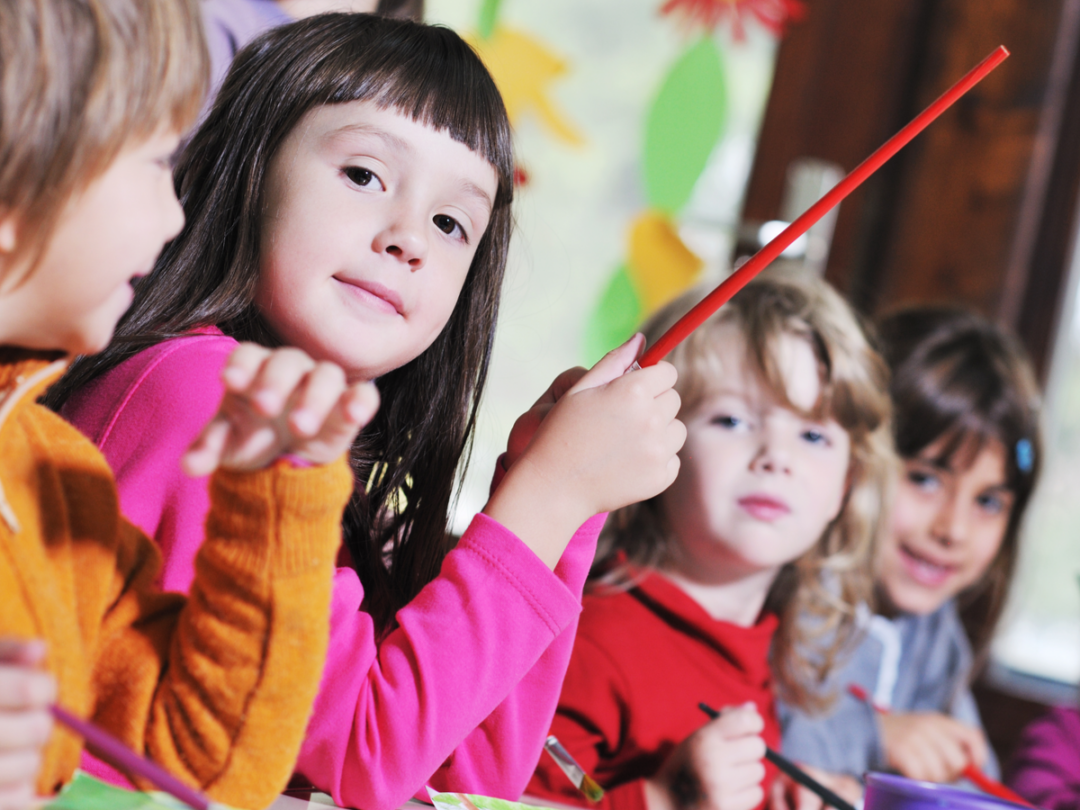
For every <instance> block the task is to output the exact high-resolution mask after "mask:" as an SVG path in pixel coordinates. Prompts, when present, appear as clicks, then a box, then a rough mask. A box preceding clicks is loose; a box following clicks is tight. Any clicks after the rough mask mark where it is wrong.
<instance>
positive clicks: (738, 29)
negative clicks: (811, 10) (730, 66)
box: [660, 0, 806, 40]
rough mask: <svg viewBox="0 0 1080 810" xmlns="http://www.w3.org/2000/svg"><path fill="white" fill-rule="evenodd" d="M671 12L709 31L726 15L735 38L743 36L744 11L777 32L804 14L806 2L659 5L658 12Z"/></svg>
mask: <svg viewBox="0 0 1080 810" xmlns="http://www.w3.org/2000/svg"><path fill="white" fill-rule="evenodd" d="M674 12H679V13H680V14H681V15H682V16H683V17H684V18H685V19H686V21H687V22H688V23H689V24H690V25H692V26H694V25H700V26H703V27H705V28H706V29H707V30H709V31H713V30H715V28H716V26H718V25H719V24H720V23H721V22H723V21H724V20H727V19H730V20H731V28H732V32H733V33H734V35H735V38H736V39H739V40H741V39H743V38H744V37H745V36H746V30H745V18H746V16H747V15H749V16H752V17H753V18H754V19H756V20H757V21H758V22H759V23H761V24H762V25H763V26H765V27H766V28H767V29H769V30H770V31H771V32H772V33H773V34H775V35H776V36H781V35H782V34H783V33H784V27H785V26H786V25H787V24H788V22H794V21H798V20H801V19H802V18H803V17H805V16H806V4H805V3H803V2H802V0H667V2H666V3H664V5H663V6H661V7H660V13H661V14H672V13H674Z"/></svg>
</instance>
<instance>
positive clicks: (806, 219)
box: [638, 45, 1009, 367]
mask: <svg viewBox="0 0 1080 810" xmlns="http://www.w3.org/2000/svg"><path fill="white" fill-rule="evenodd" d="M1008 55H1009V52H1008V51H1007V50H1006V49H1005V46H1004V45H999V46H998V47H997V49H996V50H995V51H994V52H993V53H991V54H990V55H989V56H987V57H986V58H985V59H983V60H982V61H981V62H980V63H979V64H977V65H976V66H975V67H974V68H972V69H971V70H970V71H968V73H967V75H965V76H964V77H963V78H962V79H960V81H958V82H957V83H956V84H954V85H953V86H952V87H950V88H949V89H948V90H946V91H945V92H944V93H943V94H942V95H941V97H940V98H938V99H937V101H935V102H934V103H933V104H931V105H930V106H929V107H927V108H926V109H925V110H923V111H922V112H921V113H919V114H918V115H917V116H916V117H915V118H914V120H912V121H911V123H909V124H908V125H907V126H906V127H904V128H903V129H902V130H900V131H899V132H897V133H896V134H895V135H893V136H892V137H891V138H889V140H887V141H886V142H885V143H884V144H882V145H881V146H880V147H878V150H877V151H876V152H874V153H873V154H872V155H870V157H868V158H867V159H866V160H864V161H863V162H862V163H860V164H859V165H858V166H856V167H855V169H854V170H853V171H852V172H851V174H849V175H848V176H847V177H845V178H844V179H843V180H841V181H840V182H839V183H837V184H836V185H835V186H834V187H833V188H832V189H831V190H829V191H828V192H827V193H826V194H825V196H824V197H822V198H821V199H820V200H818V201H817V202H816V203H814V204H813V205H812V206H810V208H808V209H807V211H806V213H804V214H803V215H802V216H800V217H799V218H798V219H796V220H795V221H794V222H792V223H791V224H790V225H788V226H787V228H785V229H784V230H783V231H781V232H780V235H779V236H777V237H776V238H775V239H773V240H772V241H771V242H769V244H767V245H765V247H763V248H762V249H761V250H759V251H758V252H757V253H755V254H754V255H753V256H752V257H751V258H750V260H749V261H747V262H746V264H744V265H743V266H742V267H740V268H739V269H738V270H736V271H735V272H734V273H732V274H731V275H730V276H728V277H727V278H726V279H724V281H723V282H721V284H720V286H718V287H717V288H716V289H715V290H713V291H712V292H711V293H709V294H708V295H707V296H705V298H704V299H703V300H702V301H701V302H700V303H698V304H697V306H695V307H694V308H693V309H692V310H690V311H689V312H687V313H686V314H685V315H684V316H683V317H682V318H680V319H679V321H678V322H677V323H676V324H675V325H674V326H672V327H671V328H670V329H668V330H667V332H665V333H664V334H663V335H661V336H660V339H659V340H657V341H656V343H654V344H653V345H652V346H650V347H649V349H648V351H646V352H645V354H643V355H642V357H641V360H639V361H638V363H639V365H641V366H642V367H644V366H651V365H654V364H655V363H657V362H658V361H660V360H662V359H663V358H664V356H665V355H666V354H667V353H668V352H670V351H671V350H672V349H674V348H675V347H676V346H678V345H679V344H680V343H682V341H683V340H685V339H686V337H687V335H689V334H690V333H691V332H693V331H694V330H695V329H697V328H698V327H699V326H701V324H703V323H704V322H705V321H706V319H708V317H709V316H710V315H712V314H713V313H714V312H716V310H718V309H720V307H721V306H723V305H724V304H725V303H727V302H728V301H729V300H731V297H732V296H733V295H735V293H737V292H738V291H739V290H741V289H742V288H743V287H745V286H746V284H747V283H748V282H749V281H750V279H752V278H753V277H754V276H756V275H757V274H758V273H760V272H761V271H762V270H764V269H765V268H766V267H767V266H768V265H769V264H770V263H772V261H773V260H774V259H776V258H777V257H778V256H779V255H780V254H781V253H783V252H784V250H786V249H787V248H788V247H789V246H790V245H791V243H792V242H794V241H795V240H796V239H798V238H799V237H800V236H802V235H803V234H804V233H806V232H807V231H808V230H810V228H811V227H812V226H813V225H814V223H815V222H817V221H818V220H819V219H821V218H822V217H823V216H825V214H826V213H827V212H828V211H829V209H830V208H832V207H833V206H834V205H837V204H838V203H839V202H840V201H841V200H842V199H844V198H845V197H846V196H848V195H849V194H850V193H851V192H852V191H854V190H855V189H856V188H858V187H859V186H860V185H861V184H862V183H863V181H864V180H866V178H868V177H869V176H870V175H872V174H873V173H874V172H876V171H877V170H878V169H880V168H881V166H882V164H884V163H885V162H886V161H887V160H888V159H889V158H891V157H892V156H893V155H895V154H896V153H897V152H899V151H900V150H901V149H902V148H903V147H904V146H905V145H907V143H908V142H909V141H910V140H911V139H912V138H914V137H915V136H916V135H918V134H919V133H920V132H922V131H923V130H924V129H926V127H927V126H928V125H929V124H930V122H932V121H933V120H934V119H935V118H937V117H938V116H939V115H941V114H942V113H943V112H945V110H947V109H948V108H949V107H951V106H952V105H953V104H954V103H955V102H956V100H957V99H958V98H960V97H961V96H962V95H964V93H966V92H967V91H968V90H970V89H971V88H972V87H974V86H975V85H976V84H978V83H979V82H980V81H982V80H983V79H984V78H985V77H986V76H987V74H989V73H990V71H992V70H993V69H994V68H996V67H997V66H998V65H1000V64H1001V63H1002V62H1003V61H1004V60H1005V58H1006V57H1007V56H1008Z"/></svg>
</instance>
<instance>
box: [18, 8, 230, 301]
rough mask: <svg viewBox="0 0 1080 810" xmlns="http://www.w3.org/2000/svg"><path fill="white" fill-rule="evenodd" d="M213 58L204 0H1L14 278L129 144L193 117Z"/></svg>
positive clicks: (28, 266) (182, 125)
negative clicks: (15, 228) (15, 224)
mask: <svg viewBox="0 0 1080 810" xmlns="http://www.w3.org/2000/svg"><path fill="white" fill-rule="evenodd" d="M209 70H210V68H209V57H208V55H207V53H206V45H205V43H204V41H203V36H202V20H201V17H200V16H199V9H198V2H197V0H170V1H169V2H167V3H163V2H152V3H148V2H145V0H0V210H7V211H15V212H17V213H18V217H19V237H20V238H19V245H18V249H17V251H16V254H15V255H14V256H11V257H10V258H11V261H10V263H9V264H10V266H15V265H19V266H21V267H24V268H26V270H25V271H24V272H22V273H21V274H20V278H19V279H5V282H6V283H13V282H14V283H19V282H20V281H21V280H22V279H23V278H25V277H26V275H28V273H29V272H32V270H33V268H34V266H35V265H36V263H37V261H38V260H39V259H40V257H41V254H42V252H43V250H44V247H45V245H46V243H47V242H48V240H49V237H50V236H51V234H52V232H53V229H54V228H55V226H56V221H57V218H58V217H59V215H60V213H61V212H62V210H63V208H64V206H65V205H66V204H67V203H68V201H69V200H70V199H71V198H72V196H74V195H75V194H76V193H78V192H79V191H81V190H83V189H84V188H85V187H86V186H87V184H89V183H90V182H91V181H93V180H94V179H95V178H97V177H98V176H99V175H100V174H101V173H102V172H104V171H105V170H106V169H107V168H108V166H109V165H110V164H111V163H112V162H113V160H114V159H115V158H116V156H117V155H118V154H119V153H120V152H121V151H122V150H123V149H124V148H125V147H130V146H134V145H137V144H138V143H139V142H140V141H142V140H145V139H147V138H149V137H150V136H152V135H153V134H154V133H155V131H156V130H157V129H158V128H159V127H162V126H172V127H173V129H175V130H176V131H177V132H183V131H184V130H186V129H187V128H188V127H189V126H190V125H191V123H192V122H193V121H194V120H195V117H196V115H197V114H198V112H199V107H200V105H201V104H202V99H203V95H204V94H205V92H206V85H207V82H208V77H209Z"/></svg>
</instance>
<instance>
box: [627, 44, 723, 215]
mask: <svg viewBox="0 0 1080 810" xmlns="http://www.w3.org/2000/svg"><path fill="white" fill-rule="evenodd" d="M726 119H727V89H726V85H725V80H724V66H723V62H722V61H721V57H720V50H719V48H717V46H716V43H715V42H714V41H713V39H712V38H711V37H704V38H702V39H701V40H699V41H698V42H697V44H695V45H693V46H691V47H690V48H689V49H688V50H687V51H686V52H685V53H684V54H683V55H682V56H681V57H680V58H679V61H678V62H676V63H675V66H674V67H673V68H672V69H671V71H670V72H669V73H668V75H667V78H666V79H665V80H664V84H663V86H662V87H661V88H660V92H659V93H658V94H657V97H656V101H655V102H653V105H652V109H650V110H649V116H648V119H647V121H646V124H645V155H644V162H645V195H646V197H647V198H648V200H649V205H650V206H651V207H652V208H656V209H658V210H660V211H663V212H665V213H667V214H669V215H671V216H674V215H675V214H677V213H678V212H679V211H680V210H682V207H683V206H684V205H686V202H687V201H688V200H689V199H690V193H691V192H692V191H693V190H694V183H696V182H697V179H698V177H700V176H701V172H702V170H704V168H705V163H706V161H708V159H709V153H711V152H712V150H713V147H714V146H716V142H717V141H718V140H719V139H720V133H721V132H722V131H723V129H724V122H725V120H726Z"/></svg>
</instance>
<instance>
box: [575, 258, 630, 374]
mask: <svg viewBox="0 0 1080 810" xmlns="http://www.w3.org/2000/svg"><path fill="white" fill-rule="evenodd" d="M640 320H641V299H640V298H639V296H638V294H637V291H636V290H635V289H634V283H633V282H632V281H631V280H630V275H629V273H628V272H627V269H626V265H621V266H620V267H619V268H618V269H617V270H616V271H615V275H614V276H612V278H611V281H609V282H608V285H607V288H606V289H605V290H604V294H603V295H602V296H601V297H600V302H599V303H598V304H597V306H596V309H595V310H594V311H593V314H592V317H591V318H590V319H589V322H588V324H586V326H585V346H584V352H585V361H586V362H585V365H587V366H591V365H592V364H593V363H595V362H596V361H597V360H599V359H600V358H601V357H603V356H604V355H605V354H607V353H608V352H609V351H611V350H612V349H614V348H615V347H616V346H618V345H620V344H622V343H624V342H626V340H627V339H628V338H629V337H630V336H631V335H633V334H634V331H635V330H636V329H637V326H638V322H639V321H640Z"/></svg>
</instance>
